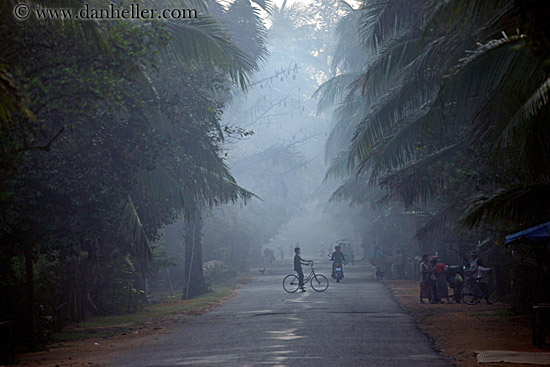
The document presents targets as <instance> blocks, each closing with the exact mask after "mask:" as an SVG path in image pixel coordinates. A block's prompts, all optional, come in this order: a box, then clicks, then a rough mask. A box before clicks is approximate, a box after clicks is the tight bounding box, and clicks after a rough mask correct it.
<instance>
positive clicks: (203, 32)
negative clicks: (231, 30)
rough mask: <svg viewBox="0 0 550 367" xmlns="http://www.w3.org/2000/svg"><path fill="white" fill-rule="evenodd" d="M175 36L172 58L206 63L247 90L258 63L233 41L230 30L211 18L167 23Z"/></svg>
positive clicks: (171, 52)
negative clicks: (229, 33) (250, 77)
mask: <svg viewBox="0 0 550 367" xmlns="http://www.w3.org/2000/svg"><path fill="white" fill-rule="evenodd" d="M166 27H167V30H168V31H169V32H170V34H171V35H172V42H171V43H170V47H169V53H170V58H172V59H175V60H178V61H180V62H184V63H187V64H193V63H198V62H200V63H206V64H208V65H211V66H212V67H215V68H218V69H219V70H220V71H222V72H224V73H227V75H228V76H229V77H230V78H231V80H232V81H233V82H235V83H236V84H238V85H239V86H240V87H241V88H243V89H246V86H247V84H248V81H249V76H250V74H251V73H252V72H253V71H254V70H255V64H254V62H253V61H252V60H251V59H250V57H249V56H248V55H246V53H244V52H243V51H242V50H241V49H239V48H238V47H237V46H235V44H234V43H232V42H231V40H230V37H229V35H228V30H227V29H226V28H225V27H223V26H222V25H221V24H220V23H219V22H218V21H217V20H216V19H214V18H213V17H212V16H210V15H204V16H202V17H200V18H197V19H187V20H186V21H185V22H181V21H175V20H168V21H167V22H166Z"/></svg>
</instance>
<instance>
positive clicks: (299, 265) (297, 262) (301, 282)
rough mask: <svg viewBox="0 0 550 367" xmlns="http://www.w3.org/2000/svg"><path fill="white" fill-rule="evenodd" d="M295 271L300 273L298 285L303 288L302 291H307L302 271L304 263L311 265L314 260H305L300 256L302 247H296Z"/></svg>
mask: <svg viewBox="0 0 550 367" xmlns="http://www.w3.org/2000/svg"><path fill="white" fill-rule="evenodd" d="M294 253H295V255H294V271H295V272H296V273H298V287H299V288H300V289H301V290H302V292H305V291H306V287H304V272H303V271H302V265H311V264H312V263H313V261H311V260H303V259H302V258H301V257H300V248H299V247H296V248H295V249H294Z"/></svg>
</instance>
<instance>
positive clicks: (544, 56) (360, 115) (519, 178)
mask: <svg viewBox="0 0 550 367" xmlns="http://www.w3.org/2000/svg"><path fill="white" fill-rule="evenodd" d="M547 9H548V8H547V5H546V4H545V2H544V1H522V0H517V1H512V0H508V1H507V0H502V1H476V0H468V1H445V2H441V1H433V0H415V1H391V2H377V1H363V2H362V5H361V7H360V8H358V9H355V10H354V9H351V8H350V9H349V11H348V14H347V15H346V16H345V18H344V20H343V21H342V22H341V23H340V25H339V29H338V33H339V44H338V47H337V49H336V53H335V56H334V61H333V68H334V69H335V70H336V72H337V75H336V76H335V77H334V78H332V79H330V80H329V81H327V82H326V83H325V84H324V85H323V86H321V88H320V89H319V90H318V92H317V94H318V95H319V96H320V97H321V104H320V107H323V108H326V105H327V104H329V105H333V106H334V104H336V107H335V114H334V116H335V117H336V118H337V122H336V125H335V127H334V129H333V131H332V134H331V136H330V138H329V141H328V144H327V156H328V158H329V159H331V160H332V164H331V168H330V169H329V172H328V174H327V176H328V177H331V176H343V177H348V179H347V181H346V182H345V183H344V184H343V185H342V186H341V187H340V188H339V189H338V190H337V191H336V192H335V193H334V198H335V199H350V200H352V202H353V203H356V204H360V205H365V204H368V203H372V202H376V201H377V200H378V202H380V201H379V199H380V198H381V196H380V194H381V192H380V191H377V190H376V189H375V188H374V187H375V186H380V187H381V188H383V189H385V190H384V191H383V192H382V194H383V195H385V197H383V198H382V199H383V200H382V202H385V203H388V202H389V203H390V205H392V206H393V207H394V209H395V208H401V209H400V210H399V209H398V211H401V212H402V213H403V214H404V215H410V216H411V217H413V218H414V219H413V220H414V221H415V222H416V223H417V224H418V225H419V229H418V230H417V231H416V233H414V231H413V232H412V233H411V232H409V236H410V240H409V241H410V242H412V241H413V238H412V237H413V236H415V239H417V240H420V250H421V251H440V253H446V250H447V249H448V248H449V244H451V245H453V246H454V248H453V249H454V250H455V252H456V253H457V255H459V256H458V258H459V259H460V258H462V259H466V257H467V250H468V249H471V248H473V247H475V246H476V245H475V243H476V242H477V240H483V239H485V238H486V237H487V236H489V237H491V238H492V239H493V241H491V242H490V243H495V241H496V242H497V243H498V242H501V241H502V238H503V235H504V234H509V233H511V232H513V231H514V230H519V229H524V228H528V227H530V226H532V225H536V224H539V223H542V222H546V221H548V220H549V219H550V212H549V206H548V198H549V196H548V193H549V191H548V189H549V187H550V186H549V184H550V182H549V177H550V176H549V173H550V171H549V166H548V164H547V162H548V160H549V159H550V155H549V153H550V139H549V138H550V136H549V131H550V130H549V129H548V112H549V111H550V110H549V105H548V86H547V85H548V77H549V70H548V60H549V59H548V52H549V50H550V49H548V48H547V47H548V32H547V30H545V23H546V22H547V21H546V20H545V19H544V16H542V14H547ZM422 217H424V218H425V219H424V220H422ZM463 226H466V227H477V228H476V229H475V230H465V229H464V227H463ZM378 237H380V234H378ZM386 245H387V246H389V247H392V246H391V244H386ZM546 256H547V255H546ZM538 259H539V260H541V257H538ZM546 260H547V259H546ZM501 265H503V264H501ZM539 265H540V266H541V269H545V271H548V263H546V264H544V260H543V261H542V262H540V261H539ZM541 293H544V292H539V295H540V296H541V297H544V294H541Z"/></svg>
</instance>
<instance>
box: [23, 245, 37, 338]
mask: <svg viewBox="0 0 550 367" xmlns="http://www.w3.org/2000/svg"><path fill="white" fill-rule="evenodd" d="M23 251H24V255H25V278H26V283H27V323H26V329H27V333H28V337H29V345H30V346H31V347H34V343H35V336H36V335H35V312H34V266H33V265H34V264H33V256H32V248H31V246H30V245H28V244H27V245H25V246H24V250H23Z"/></svg>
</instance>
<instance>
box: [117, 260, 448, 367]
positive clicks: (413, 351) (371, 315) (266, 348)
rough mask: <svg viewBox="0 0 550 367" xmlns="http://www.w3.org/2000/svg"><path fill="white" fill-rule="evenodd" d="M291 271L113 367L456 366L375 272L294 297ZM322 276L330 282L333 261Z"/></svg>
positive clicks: (277, 270) (279, 268)
mask: <svg viewBox="0 0 550 367" xmlns="http://www.w3.org/2000/svg"><path fill="white" fill-rule="evenodd" d="M291 269H292V263H291V261H290V260H285V261H277V262H275V263H274V264H272V265H271V266H270V265H268V266H267V270H266V272H265V274H264V275H261V274H260V273H259V272H258V277H257V279H256V280H254V281H253V282H251V283H249V284H246V285H244V286H243V287H242V289H240V290H239V292H238V294H237V295H236V296H235V297H234V298H232V299H230V300H229V301H227V302H225V303H224V304H223V305H222V306H220V307H219V308H217V309H215V310H213V311H210V312H207V313H205V314H203V315H200V316H190V317H189V318H186V319H185V321H184V322H183V323H181V324H180V325H179V326H178V328H177V329H176V330H174V332H172V333H170V334H167V335H164V336H162V337H160V338H159V339H158V340H156V341H154V342H153V343H152V344H150V345H148V346H146V347H142V348H140V349H137V350H136V349H133V350H127V351H125V352H124V354H120V355H118V356H116V357H115V358H114V359H112V360H111V361H109V362H108V365H112V366H223V367H228V366H297V367H298V366H299V367H308V366H311V367H324V366H327V367H340V366H347V367H356V366H368V367H376V366H399V367H409V366H411V367H413V366H430V367H443V366H445V367H450V366H452V363H451V362H450V361H449V360H448V359H446V358H444V357H443V356H441V355H439V354H438V353H437V352H436V351H434V350H433V349H432V347H431V345H430V342H429V340H428V338H427V337H426V336H425V335H424V334H423V333H422V332H421V331H420V330H418V329H417V328H416V327H415V326H414V323H413V320H412V318H411V317H410V316H408V315H406V314H405V313H403V311H402V309H401V308H400V307H399V306H398V304H397V303H396V301H395V300H394V299H393V297H392V295H391V293H390V291H389V290H388V289H387V288H386V287H384V286H383V285H382V284H380V283H379V282H377V281H376V280H374V279H373V276H372V274H371V273H372V272H371V271H369V268H368V267H366V266H364V265H356V266H353V267H351V266H347V267H346V268H345V269H344V270H345V275H346V277H345V278H344V280H343V281H342V282H341V283H336V282H332V281H331V283H330V286H329V288H328V290H327V291H326V292H324V293H317V292H315V291H313V290H312V289H311V288H310V287H308V289H307V292H305V293H301V292H298V293H294V294H288V293H286V292H284V291H283V289H282V286H281V281H282V279H283V277H284V275H286V274H288V273H289V272H290V270H291ZM315 269H316V271H317V272H318V273H323V274H325V275H327V276H330V263H329V262H328V261H325V262H323V263H320V264H318V265H317V264H316V266H315ZM308 270H309V269H304V273H306V275H307V271H308ZM331 280H332V279H331Z"/></svg>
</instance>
